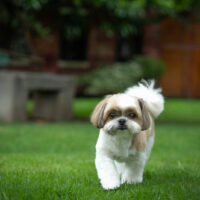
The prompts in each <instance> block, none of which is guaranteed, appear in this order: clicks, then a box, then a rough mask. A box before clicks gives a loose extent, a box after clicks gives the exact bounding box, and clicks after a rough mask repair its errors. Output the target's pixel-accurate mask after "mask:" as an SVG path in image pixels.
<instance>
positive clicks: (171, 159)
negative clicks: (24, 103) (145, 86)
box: [0, 99, 200, 200]
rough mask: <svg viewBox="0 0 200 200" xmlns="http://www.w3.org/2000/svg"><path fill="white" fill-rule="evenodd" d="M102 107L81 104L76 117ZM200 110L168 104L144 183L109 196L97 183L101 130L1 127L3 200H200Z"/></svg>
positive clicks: (80, 126)
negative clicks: (97, 160) (97, 148)
mask: <svg viewBox="0 0 200 200" xmlns="http://www.w3.org/2000/svg"><path fill="white" fill-rule="evenodd" d="M78 101H79V102H78ZM98 101H99V99H91V100H90V101H88V103H87V101H86V100H82V101H81V99H78V100H76V102H75V104H74V109H75V114H76V116H77V117H80V116H81V115H80V113H82V116H84V117H88V114H89V113H90V112H91V110H92V109H93V107H94V106H95V104H96V102H98ZM170 101H171V102H170ZM173 101H174V102H175V103H176V106H175V105H174V106H173V103H172V102H173ZM176 101H177V102H176ZM170 103H171V104H170ZM84 105H85V106H84ZM198 105H199V102H198V101H194V102H193V101H191V100H186V101H184V100H169V104H168V105H167V104H166V108H168V109H169V110H166V111H165V113H163V116H161V119H162V120H161V119H160V121H162V123H159V121H158V122H157V125H156V140H155V146H154V148H153V151H152V155H151V157H150V160H149V162H148V164H147V166H146V168H145V172H144V181H143V183H141V184H137V185H127V184H125V185H122V186H121V187H120V188H119V189H117V190H113V191H104V190H103V189H102V188H101V185H100V183H99V180H98V178H97V174H96V169H95V166H94V157H95V143H96V140H97V137H98V130H97V129H96V128H94V127H92V125H91V124H90V123H89V122H70V123H69V122H68V123H52V124H49V123H12V124H5V123H1V124H0V200H7V199H9V200H11V199H19V200H23V199H27V200H30V199H41V200H43V199H44V200H46V199H48V200H50V199H67V200H68V199H70V200H75V199H80V200H82V199H84V200H88V199H91V200H93V199H95V200H96V199H100V200H102V199H108V200H125V199H131V200H132V199H147V200H150V199H153V200H154V199H164V200H165V199H172V200H177V199H178V200H179V199H180V200H184V199H185V200H188V199H199V198H200V123H198V120H199V119H200V118H198V115H199V113H200V112H198V111H199V109H200V108H199V107H198ZM181 106H182V109H181V111H180V110H179V108H181ZM188 107H189V108H190V109H191V110H192V111H191V110H190V109H188ZM170 108H171V110H170ZM188 110H189V111H188ZM176 112H179V113H180V116H178V114H174V113H176ZM194 112H195V113H196V112H198V114H195V115H193V114H194ZM86 113H87V115H86ZM170 113H171V114H170ZM171 115H173V116H171ZM194 116H195V117H194ZM191 118H192V120H191ZM173 119H175V121H173ZM164 121H167V123H164ZM170 121H173V123H170ZM187 121H188V122H189V123H187ZM176 122H179V123H176ZM181 122H184V123H181ZM192 122H195V123H192Z"/></svg>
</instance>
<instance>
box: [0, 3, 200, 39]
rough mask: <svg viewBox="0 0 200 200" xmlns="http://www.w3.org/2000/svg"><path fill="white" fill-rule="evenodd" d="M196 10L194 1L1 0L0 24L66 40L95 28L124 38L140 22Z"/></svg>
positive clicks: (137, 27)
mask: <svg viewBox="0 0 200 200" xmlns="http://www.w3.org/2000/svg"><path fill="white" fill-rule="evenodd" d="M199 8H200V3H199V1H198V2H196V1H195V0H181V1H177V0H167V1H166V0H150V1H149V0H148V1H147V0H134V1H132V0H109V1H108V0H84V1H81V0H68V1H65V0H9V1H6V0H3V1H0V23H1V22H2V23H5V24H10V25H11V26H14V27H15V28H16V30H17V29H19V27H20V28H23V29H26V30H27V29H28V30H31V31H32V32H35V33H37V34H40V33H41V32H42V34H43V32H44V30H43V28H46V26H48V27H49V28H52V29H58V30H61V31H63V30H64V31H65V32H66V34H71V35H70V37H71V36H72V34H73V33H75V36H76V35H77V33H79V34H80V33H81V32H82V31H83V30H84V29H87V27H88V26H90V25H91V24H95V25H98V26H100V27H102V28H103V29H105V31H108V32H109V31H113V30H115V31H117V32H119V33H120V34H121V35H123V36H125V35H128V34H130V33H134V32H136V31H137V30H138V29H139V28H140V27H141V26H142V24H143V23H144V22H146V21H149V20H150V21H153V20H155V19H157V20H158V19H160V17H163V16H173V17H176V16H181V17H183V16H187V14H192V15H195V16H197V17H198V16H199ZM35 24H36V25H35ZM38 24H42V25H43V26H38ZM38 27H39V29H38ZM66 27H67V29H69V30H67V31H66Z"/></svg>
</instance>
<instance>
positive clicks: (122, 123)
mask: <svg viewBox="0 0 200 200" xmlns="http://www.w3.org/2000/svg"><path fill="white" fill-rule="evenodd" d="M118 123H119V126H118V129H119V130H126V129H127V125H126V120H125V119H119V120H118Z"/></svg>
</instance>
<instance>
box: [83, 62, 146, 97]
mask: <svg viewBox="0 0 200 200" xmlns="http://www.w3.org/2000/svg"><path fill="white" fill-rule="evenodd" d="M141 77H142V70H141V67H140V66H139V65H138V64H137V63H135V62H127V63H116V64H114V65H111V66H105V67H101V68H98V69H97V70H95V71H93V72H91V73H90V74H88V75H84V76H83V77H80V81H79V83H80V84H82V85H84V86H85V87H86V89H85V94H86V95H97V96H98V95H104V94H109V93H111V94H112V93H118V92H123V90H124V89H126V88H127V87H128V86H130V85H133V84H134V83H136V82H137V81H139V80H140V78H141Z"/></svg>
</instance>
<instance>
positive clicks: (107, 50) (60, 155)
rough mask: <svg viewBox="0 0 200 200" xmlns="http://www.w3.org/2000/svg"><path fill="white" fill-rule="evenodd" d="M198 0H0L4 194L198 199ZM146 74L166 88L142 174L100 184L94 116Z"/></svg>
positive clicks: (0, 189)
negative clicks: (112, 185)
mask: <svg viewBox="0 0 200 200" xmlns="http://www.w3.org/2000/svg"><path fill="white" fill-rule="evenodd" d="M199 11H200V1H196V0H0V199H2V200H7V199H20V200H23V199H24V200H27V199H37V200H38V199H42V200H44V199H47V200H48V199H49V200H51V199H87V200H90V199H92V200H93V199H102V200H103V199H106V200H107V199H109V200H112V199H113V200H116V199H181V200H188V199H199V197H200V187H199V186H200V168H199V166H200V152H199V150H200V148H199V147H200V134H199V133H200V99H199V98H200V12H199ZM141 79H155V80H156V86H160V87H162V89H163V94H164V96H165V109H164V112H163V113H162V114H161V115H160V116H159V117H158V119H156V120H157V121H156V127H155V128H156V142H155V146H154V148H153V153H152V155H151V159H150V161H149V163H148V165H147V167H146V168H145V172H144V182H143V183H142V184H138V185H137V186H133V185H127V184H125V185H123V186H122V187H121V188H120V189H119V190H113V191H110V192H105V191H103V190H102V189H101V186H100V183H99V181H98V178H97V174H96V170H95V166H94V156H95V143H96V141H97V137H98V134H99V130H98V129H97V128H95V127H93V126H92V125H91V124H90V123H89V116H90V114H91V112H92V111H93V109H94V107H95V106H96V104H97V103H98V102H99V101H100V100H101V99H102V98H103V96H104V95H107V94H112V93H118V92H123V91H124V90H125V89H126V88H127V87H130V86H132V85H134V84H136V83H137V82H138V81H140V80H141ZM7 122H9V123H7ZM54 122H56V123H54Z"/></svg>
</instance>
